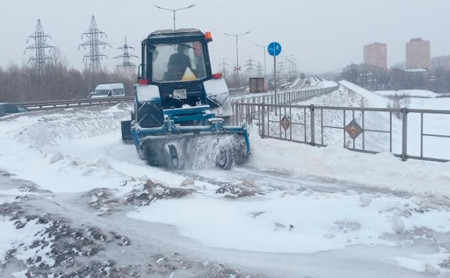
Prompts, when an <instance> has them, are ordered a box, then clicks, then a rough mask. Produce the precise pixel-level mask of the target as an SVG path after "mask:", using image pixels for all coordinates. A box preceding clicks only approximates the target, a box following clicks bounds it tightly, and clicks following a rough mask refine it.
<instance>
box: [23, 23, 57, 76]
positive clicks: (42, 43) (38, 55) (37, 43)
mask: <svg viewBox="0 0 450 278" xmlns="http://www.w3.org/2000/svg"><path fill="white" fill-rule="evenodd" d="M47 38H51V37H50V36H49V35H47V34H46V33H45V32H44V29H43V28H42V24H41V20H40V19H38V21H37V25H36V30H35V31H34V33H33V34H31V35H30V36H29V37H28V39H27V43H28V42H29V40H30V39H33V40H34V43H33V44H32V45H30V46H28V47H27V48H26V49H25V52H26V51H27V50H32V51H35V55H34V56H33V57H31V58H30V60H29V62H33V65H34V66H35V67H36V69H37V70H38V71H39V72H41V71H42V69H43V68H44V65H45V63H46V61H49V60H52V57H50V56H48V55H45V50H46V49H48V50H49V53H50V51H51V50H52V49H53V48H54V46H51V45H48V44H47V43H46V42H47Z"/></svg>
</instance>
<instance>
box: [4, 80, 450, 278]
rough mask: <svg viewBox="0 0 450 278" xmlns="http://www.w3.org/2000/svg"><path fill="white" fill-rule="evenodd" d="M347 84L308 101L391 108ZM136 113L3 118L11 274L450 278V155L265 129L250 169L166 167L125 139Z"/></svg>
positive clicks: (428, 101)
mask: <svg viewBox="0 0 450 278" xmlns="http://www.w3.org/2000/svg"><path fill="white" fill-rule="evenodd" d="M343 84H344V85H345V86H346V87H344V86H341V87H340V89H339V90H337V91H335V92H333V93H331V94H329V95H326V96H321V97H318V98H315V99H312V100H309V101H308V102H305V103H302V104H310V103H314V104H316V105H330V106H360V105H361V104H364V105H365V106H368V107H369V106H372V107H379V106H382V107H383V108H385V107H386V105H387V103H389V102H390V100H389V99H388V98H385V97H383V96H381V95H375V94H371V93H370V92H369V93H368V92H365V91H363V90H361V89H360V88H357V87H355V86H353V85H352V84H349V83H348V82H344V83H343ZM348 87H351V91H350V90H348V89H347V88H348ZM449 104H450V99H447V98H443V99H439V100H438V99H435V98H420V99H415V98H410V101H409V105H410V106H411V107H415V108H430V107H433V108H435V107H442V108H444V107H449ZM436 105H438V106H436ZM130 110H132V107H131V105H128V104H118V105H115V106H112V107H111V106H109V107H108V106H96V107H85V108H66V109H58V110H52V111H35V112H30V113H27V114H21V115H14V116H8V117H5V118H2V119H1V120H0V134H2V136H1V137H0V145H1V146H2V147H1V151H0V230H1V231H2V232H1V235H2V236H1V237H0V273H1V275H0V276H1V277H230V278H231V277H334V278H335V277H355V278H356V277H358V278H361V277H450V251H449V250H450V210H449V209H450V196H449V192H450V191H449V186H450V165H449V164H448V163H434V162H424V161H417V160H409V161H407V162H402V161H400V159H399V158H397V157H395V156H393V155H392V154H391V153H389V152H387V151H386V149H383V148H385V147H383V145H382V144H381V143H380V142H381V141H378V140H376V139H377V138H374V141H373V142H372V146H373V147H374V148H381V152H380V153H378V154H363V153H356V152H351V151H349V150H346V149H344V148H342V146H338V144H335V145H333V144H331V146H328V147H324V148H318V147H312V146H309V145H305V144H297V143H293V142H285V141H278V140H275V139H261V138H260V137H259V135H258V129H257V127H256V126H254V127H253V128H251V130H250V133H251V136H250V141H251V145H252V155H251V157H250V159H249V161H248V163H247V164H245V165H244V166H237V167H236V166H234V167H233V168H232V169H231V170H229V171H223V170H219V169H216V168H215V167H214V165H213V163H210V162H206V161H198V162H197V163H195V164H194V165H195V167H191V168H188V169H185V170H182V171H167V170H165V169H163V168H156V167H151V166H148V165H146V163H145V161H143V160H140V159H139V157H138V155H137V152H136V150H135V147H134V145H127V144H124V143H122V141H121V138H120V121H121V120H125V119H127V118H128V117H129V113H130ZM377 117H378V116H374V117H373V118H372V119H371V120H368V121H369V122H371V123H373V124H374V125H377V123H378V125H383V124H384V123H382V122H383V121H382V119H381V118H377ZM377 119H378V120H379V122H378V120H377ZM449 122H450V121H449V119H445V118H444V117H443V116H440V118H439V122H438V123H436V124H435V125H433V127H432V128H433V129H434V130H440V131H444V132H445V131H448V128H449V126H450V125H449ZM394 124H395V123H394ZM397 124H399V123H397ZM331 135H332V134H330V135H329V136H330V138H331ZM398 140H399V139H398V137H395V139H394V141H395V142H397V143H398ZM449 149H450V148H449V147H448V143H447V147H445V145H436V146H435V147H434V148H433V149H432V150H430V152H438V153H439V152H441V153H445V152H447V153H449V152H450V151H449ZM449 158H450V157H449Z"/></svg>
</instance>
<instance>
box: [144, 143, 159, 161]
mask: <svg viewBox="0 0 450 278" xmlns="http://www.w3.org/2000/svg"><path fill="white" fill-rule="evenodd" d="M144 158H145V160H146V161H147V164H148V165H150V166H160V164H161V163H160V161H159V159H158V154H157V153H156V151H155V150H153V148H152V147H150V145H146V146H144Z"/></svg>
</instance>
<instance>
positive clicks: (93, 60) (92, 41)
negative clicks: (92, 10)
mask: <svg viewBox="0 0 450 278" xmlns="http://www.w3.org/2000/svg"><path fill="white" fill-rule="evenodd" d="M83 37H86V38H87V39H88V40H87V41H85V42H84V43H82V44H80V47H83V48H84V49H86V47H89V54H88V55H84V57H83V60H84V62H85V63H86V64H87V62H88V61H89V67H88V68H89V70H90V71H92V72H100V71H101V66H100V61H101V60H102V59H103V58H108V57H107V56H106V55H103V54H102V53H100V46H103V48H105V46H107V45H108V46H109V47H111V45H110V44H109V43H106V42H103V41H101V40H100V38H103V37H107V36H106V34H105V32H102V31H100V30H99V29H98V28H97V23H96V21H95V17H94V16H92V18H91V25H90V27H89V30H88V31H86V32H84V33H83V34H82V36H81V39H83Z"/></svg>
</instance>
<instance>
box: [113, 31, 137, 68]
mask: <svg viewBox="0 0 450 278" xmlns="http://www.w3.org/2000/svg"><path fill="white" fill-rule="evenodd" d="M117 49H120V50H122V51H123V54H122V55H120V56H116V57H114V59H122V64H120V65H117V67H119V68H122V69H123V70H124V71H129V72H132V71H133V70H134V69H135V68H136V65H135V64H133V63H131V61H130V58H139V57H138V56H136V55H133V54H130V51H129V49H134V47H132V46H129V45H128V43H127V37H125V42H124V44H123V45H122V46H121V47H118V48H117Z"/></svg>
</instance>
